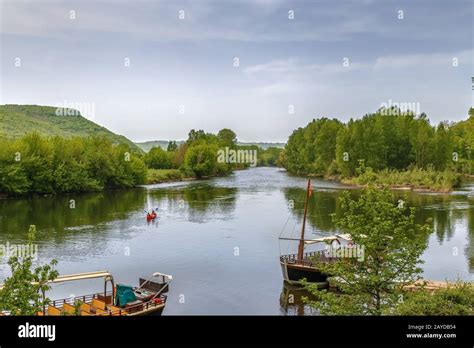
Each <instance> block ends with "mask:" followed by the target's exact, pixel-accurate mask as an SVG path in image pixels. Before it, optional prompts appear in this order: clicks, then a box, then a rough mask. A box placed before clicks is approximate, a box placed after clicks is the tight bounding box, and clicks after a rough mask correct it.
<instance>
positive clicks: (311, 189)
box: [308, 183, 313, 197]
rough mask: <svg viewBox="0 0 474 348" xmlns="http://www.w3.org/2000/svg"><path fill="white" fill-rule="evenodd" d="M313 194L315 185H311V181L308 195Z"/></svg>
mask: <svg viewBox="0 0 474 348" xmlns="http://www.w3.org/2000/svg"><path fill="white" fill-rule="evenodd" d="M312 194H313V186H312V185H311V183H309V193H308V197H311V195H312Z"/></svg>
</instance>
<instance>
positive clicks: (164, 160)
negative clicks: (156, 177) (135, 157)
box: [145, 147, 171, 169]
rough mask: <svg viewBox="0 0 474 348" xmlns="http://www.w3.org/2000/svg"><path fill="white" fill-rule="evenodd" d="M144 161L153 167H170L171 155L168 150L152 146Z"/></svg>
mask: <svg viewBox="0 0 474 348" xmlns="http://www.w3.org/2000/svg"><path fill="white" fill-rule="evenodd" d="M145 163H146V164H147V166H148V167H149V168H153V169H170V168H171V156H170V153H169V152H166V151H164V150H163V149H162V148H161V147H153V148H152V149H151V150H150V151H149V152H148V153H147V154H146V157H145Z"/></svg>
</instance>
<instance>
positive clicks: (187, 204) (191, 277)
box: [0, 168, 474, 315]
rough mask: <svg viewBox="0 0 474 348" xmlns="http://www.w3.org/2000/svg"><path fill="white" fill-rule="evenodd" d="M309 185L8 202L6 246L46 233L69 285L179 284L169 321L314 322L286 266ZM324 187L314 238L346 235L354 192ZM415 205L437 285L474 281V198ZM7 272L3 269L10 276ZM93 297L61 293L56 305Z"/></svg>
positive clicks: (250, 174) (424, 200) (248, 183)
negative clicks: (284, 236) (153, 277)
mask: <svg viewBox="0 0 474 348" xmlns="http://www.w3.org/2000/svg"><path fill="white" fill-rule="evenodd" d="M305 185H306V180H305V179H304V178H300V177H292V176H288V175H287V174H286V173H285V172H284V171H281V170H279V169H274V168H255V169H250V170H245V171H238V172H236V173H235V174H234V175H231V176H229V177H226V178H215V179H211V180H206V181H204V180H203V181H192V182H181V183H174V184H160V185H153V186H148V187H144V188H140V189H134V190H117V191H105V192H101V193H94V194H84V195H65V196H55V197H34V198H21V199H8V200H0V243H5V242H6V241H9V242H10V243H13V242H17V243H22V242H24V241H25V240H26V236H27V231H28V227H29V225H30V224H35V225H37V228H38V234H37V242H38V244H39V255H40V259H41V262H47V261H48V260H50V259H51V258H56V259H58V261H59V263H58V268H59V271H60V273H62V274H68V273H77V272H90V271H94V270H101V269H108V270H110V271H111V272H112V273H113V274H114V276H115V277H116V278H117V279H120V281H121V282H124V283H130V284H133V283H135V282H136V280H137V277H138V276H140V275H146V274H150V273H153V272H155V271H162V272H165V273H170V274H173V275H175V281H174V283H173V284H174V286H172V287H171V290H170V297H169V301H170V303H169V306H168V307H167V309H166V313H165V314H271V315H274V314H288V315H290V314H303V313H304V314H314V313H311V309H310V308H309V307H307V305H305V304H304V303H302V302H301V301H300V300H301V297H302V296H305V295H308V294H307V293H305V292H304V291H301V290H298V289H291V288H290V289H289V288H288V287H283V289H282V278H281V270H280V265H279V263H278V257H279V255H280V252H285V250H282V248H280V247H282V246H283V247H284V245H281V244H280V243H279V241H278V236H279V234H280V232H281V230H282V228H283V226H284V225H285V222H286V221H287V220H291V224H292V225H294V232H295V233H298V232H299V230H300V228H301V219H302V214H303V204H304V196H305V192H304V187H305ZM313 186H314V188H315V189H314V194H313V196H312V198H311V201H310V206H309V214H308V215H309V216H308V236H309V235H310V234H313V235H316V234H318V235H327V234H333V233H336V232H337V229H336V228H335V226H334V224H333V223H332V219H331V214H332V213H336V215H339V216H340V215H341V213H342V211H341V208H340V204H339V203H338V198H339V196H340V194H341V192H342V189H344V188H343V187H341V186H340V185H338V184H336V183H333V182H325V181H320V180H314V181H313ZM351 192H352V194H354V195H357V194H358V191H357V190H351ZM398 194H399V195H400V197H403V196H404V194H403V193H402V192H400V193H398ZM72 199H73V200H74V202H75V208H73V209H71V207H70V204H71V200H72ZM289 200H293V204H294V206H293V207H291V206H289V204H288V201H289ZM407 200H408V201H409V204H412V205H414V206H416V207H417V208H418V212H417V215H416V219H417V222H420V223H421V222H422V221H424V220H425V219H426V218H429V217H431V218H432V219H433V226H434V231H435V232H434V233H433V234H432V235H431V236H430V237H429V238H428V240H427V244H428V247H427V249H426V251H425V253H424V256H423V257H424V259H425V261H426V262H425V264H423V265H422V267H423V269H424V270H425V274H426V275H427V277H428V278H429V279H441V280H442V279H444V278H445V277H449V278H451V279H452V278H455V277H456V276H457V275H458V274H459V275H460V277H461V278H463V279H472V272H473V268H474V262H473V260H474V257H473V255H472V253H473V250H474V247H473V243H474V242H473V241H474V201H473V199H472V198H468V196H467V195H466V194H456V195H426V194H416V193H410V194H409V195H408V197H407ZM155 207H158V208H159V211H158V218H157V219H156V220H155V221H153V222H150V223H147V221H146V219H145V214H144V211H143V210H144V209H149V208H155ZM289 225H290V224H288V226H289ZM454 248H458V250H459V253H458V256H454V255H453V250H454ZM236 250H237V251H238V252H237V253H236ZM289 252H292V251H291V250H290V251H289ZM3 261H6V260H3ZM469 272H471V273H469ZM7 273H8V266H7V265H6V264H5V262H4V263H3V264H2V265H1V266H0V277H3V276H5V275H6V274H7ZM94 290H96V288H92V289H85V288H81V289H78V288H71V289H66V288H62V289H59V288H58V293H57V294H55V297H57V298H60V297H67V296H69V295H70V293H71V292H74V293H88V292H92V291H94ZM60 292H61V293H60ZM180 294H185V295H186V303H185V304H183V303H181V302H179V296H180ZM209 294H211V296H210V295H209ZM242 294H247V295H246V296H244V297H245V301H243V300H242ZM290 294H293V295H294V297H293V300H292V301H293V302H291V301H290V302H288V301H287V300H288V299H289V297H288V296H289V295H290ZM56 295H57V296H56Z"/></svg>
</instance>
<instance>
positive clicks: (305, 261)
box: [280, 250, 331, 267]
mask: <svg viewBox="0 0 474 348" xmlns="http://www.w3.org/2000/svg"><path fill="white" fill-rule="evenodd" d="M280 261H281V262H285V263H291V264H297V265H302V266H308V267H312V266H314V265H315V264H316V263H317V262H321V261H323V262H327V261H331V258H330V257H327V256H326V255H325V253H324V250H318V251H309V252H305V253H304V254H303V258H302V259H299V258H298V254H287V255H281V256H280Z"/></svg>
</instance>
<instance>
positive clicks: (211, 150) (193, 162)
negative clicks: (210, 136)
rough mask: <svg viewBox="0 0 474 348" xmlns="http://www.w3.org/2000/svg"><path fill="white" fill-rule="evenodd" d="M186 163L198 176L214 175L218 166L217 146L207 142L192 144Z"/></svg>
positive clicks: (187, 153)
mask: <svg viewBox="0 0 474 348" xmlns="http://www.w3.org/2000/svg"><path fill="white" fill-rule="evenodd" d="M184 164H185V166H186V168H188V169H189V170H190V171H192V172H193V173H194V174H195V175H196V176H197V177H198V178H201V177H204V176H210V175H214V174H215V170H216V166H217V146H215V145H205V144H202V145H194V146H190V147H189V148H188V151H187V152H186V156H185V159H184Z"/></svg>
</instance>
